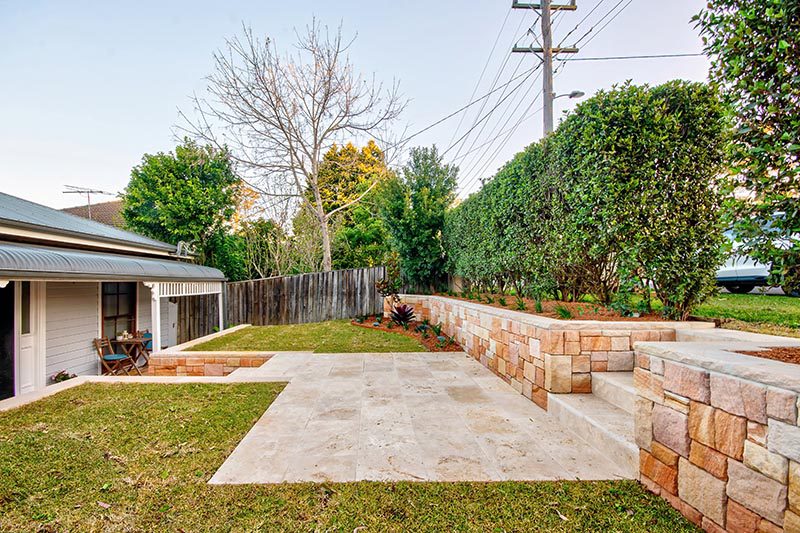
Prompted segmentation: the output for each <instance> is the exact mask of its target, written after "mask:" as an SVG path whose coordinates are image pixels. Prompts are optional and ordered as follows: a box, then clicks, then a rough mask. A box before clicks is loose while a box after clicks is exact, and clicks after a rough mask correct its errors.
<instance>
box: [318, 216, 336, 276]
mask: <svg viewBox="0 0 800 533" xmlns="http://www.w3.org/2000/svg"><path fill="white" fill-rule="evenodd" d="M319 230H320V233H321V234H322V270H323V271H324V272H330V271H331V270H333V259H332V258H331V235H330V232H329V231H328V222H327V221H323V222H320V227H319Z"/></svg>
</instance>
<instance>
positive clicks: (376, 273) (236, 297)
mask: <svg viewBox="0 0 800 533" xmlns="http://www.w3.org/2000/svg"><path fill="white" fill-rule="evenodd" d="M384 272H385V270H384V267H382V266H380V267H373V268H360V269H351V270H334V271H332V272H314V273H312V274H300V275H297V276H282V277H275V278H266V279H258V280H252V281H239V282H235V283H228V284H226V285H225V291H226V295H225V296H226V298H225V324H226V325H236V324H253V325H256V326H263V325H269V324H304V323H307V322H322V321H324V320H335V319H340V318H352V317H356V316H359V315H372V314H377V313H382V312H383V298H381V295H380V294H378V291H377V290H376V289H375V282H377V281H379V280H380V279H382V278H383V276H384Z"/></svg>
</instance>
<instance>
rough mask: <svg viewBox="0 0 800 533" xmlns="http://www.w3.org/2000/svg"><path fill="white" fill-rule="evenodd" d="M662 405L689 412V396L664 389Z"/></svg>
mask: <svg viewBox="0 0 800 533" xmlns="http://www.w3.org/2000/svg"><path fill="white" fill-rule="evenodd" d="M664 405H666V406H667V407H670V408H672V409H675V410H676V411H680V412H681V413H684V414H689V398H687V397H686V396H681V395H679V394H675V393H674V392H669V391H664Z"/></svg>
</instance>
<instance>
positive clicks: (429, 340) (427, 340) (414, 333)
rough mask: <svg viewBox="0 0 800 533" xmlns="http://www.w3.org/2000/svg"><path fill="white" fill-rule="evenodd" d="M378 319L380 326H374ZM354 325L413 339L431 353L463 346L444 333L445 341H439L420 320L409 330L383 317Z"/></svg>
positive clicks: (456, 350) (410, 324)
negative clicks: (422, 328)
mask: <svg viewBox="0 0 800 533" xmlns="http://www.w3.org/2000/svg"><path fill="white" fill-rule="evenodd" d="M377 319H380V326H375V325H373V324H374V323H377ZM353 325H354V326H359V327H362V328H367V329H378V330H381V331H386V332H388V333H397V334H400V335H405V336H406V337H411V338H412V339H415V340H417V341H418V342H419V343H420V344H422V345H423V346H424V347H425V349H427V350H428V351H429V352H460V351H461V345H459V344H458V342H456V340H455V339H453V338H451V337H449V336H447V335H445V334H444V333H442V336H443V337H444V340H440V339H438V338H437V337H436V334H435V333H434V332H433V330H432V329H431V328H430V326H428V325H427V324H424V323H423V322H420V321H418V320H413V321H411V322H410V323H409V324H408V329H404V328H403V326H401V325H399V324H395V323H394V322H392V321H391V320H390V319H388V318H382V317H375V320H373V319H372V317H370V318H368V319H367V320H365V321H364V322H358V321H356V320H354V321H353ZM423 325H424V326H426V328H425V330H424V331H418V327H419V326H423ZM426 332H427V335H426Z"/></svg>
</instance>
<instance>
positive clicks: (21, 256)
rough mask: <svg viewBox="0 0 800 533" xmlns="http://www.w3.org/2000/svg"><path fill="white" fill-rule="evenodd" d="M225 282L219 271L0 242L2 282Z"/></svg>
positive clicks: (95, 253) (156, 260)
mask: <svg viewBox="0 0 800 533" xmlns="http://www.w3.org/2000/svg"><path fill="white" fill-rule="evenodd" d="M15 279H16V280H20V279H38V280H45V279H49V280H85V281H224V280H225V275H224V274H223V273H222V272H220V271H219V270H217V269H216V268H211V267H205V266H200V265H194V264H192V263H184V262H181V261H177V260H174V261H173V260H169V259H151V258H148V257H137V256H131V255H122V254H108V253H101V252H89V251H82V250H70V249H64V248H51V247H45V246H32V245H29V244H17V243H5V242H0V280H15Z"/></svg>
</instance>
